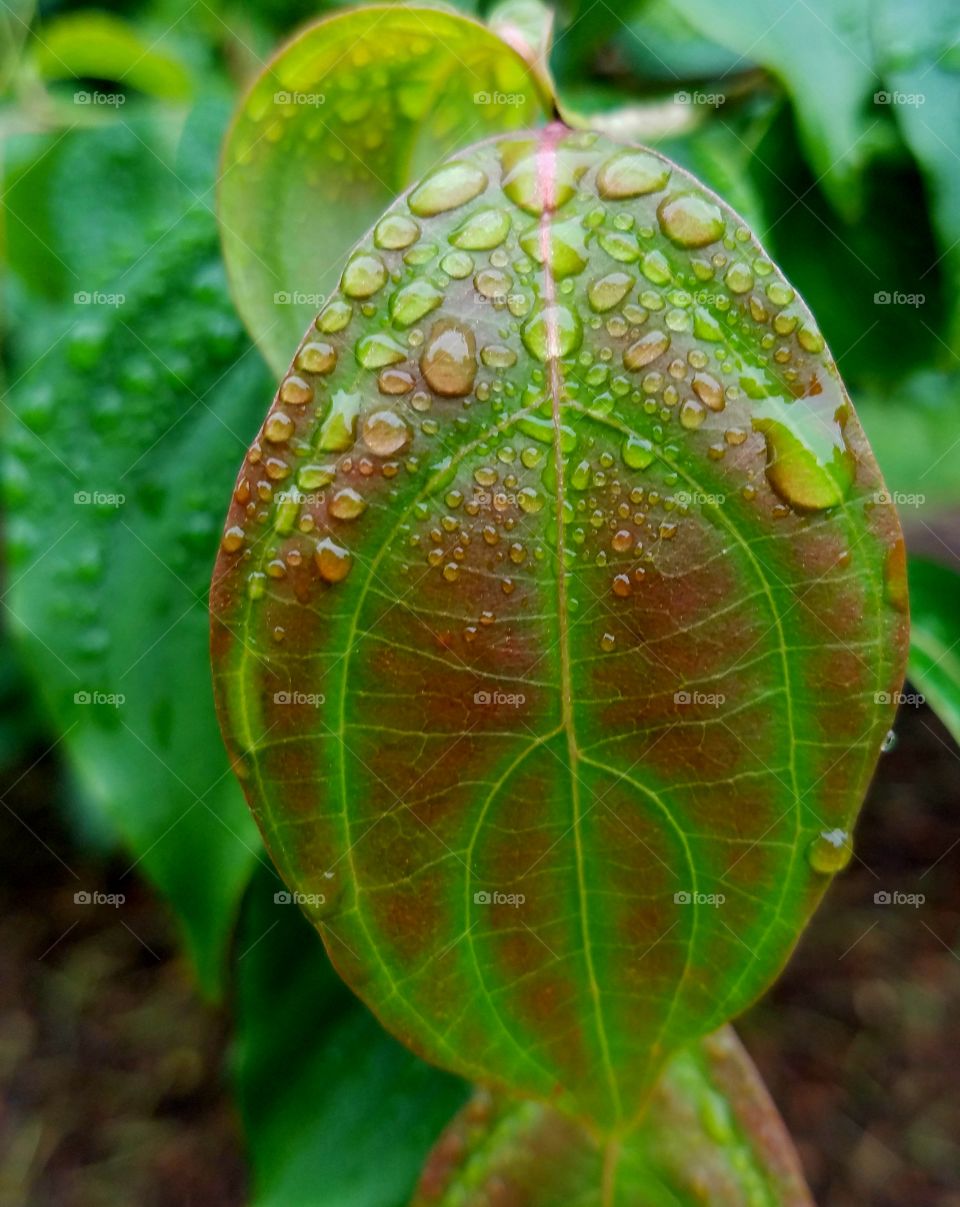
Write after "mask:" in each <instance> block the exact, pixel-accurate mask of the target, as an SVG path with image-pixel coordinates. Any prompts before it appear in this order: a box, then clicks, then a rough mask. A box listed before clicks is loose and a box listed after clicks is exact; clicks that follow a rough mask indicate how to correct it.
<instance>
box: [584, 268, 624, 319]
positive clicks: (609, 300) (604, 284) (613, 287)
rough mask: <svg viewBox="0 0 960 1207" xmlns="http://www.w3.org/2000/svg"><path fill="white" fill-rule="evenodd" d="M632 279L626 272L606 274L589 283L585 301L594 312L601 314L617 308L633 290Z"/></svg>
mask: <svg viewBox="0 0 960 1207" xmlns="http://www.w3.org/2000/svg"><path fill="white" fill-rule="evenodd" d="M633 283H634V279H633V277H631V276H630V274H629V273H626V272H608V273H607V274H606V275H605V276H602V277H598V278H597V279H596V280H595V281H592V282H591V283H590V287H589V288H588V289H587V300H588V301H589V303H590V305H591V306H592V308H593V309H594V310H596V311H597V312H598V313H600V314H603V313H604V312H605V311H607V310H612V309H613V308H614V306H619V305H620V303H621V302H622V301H623V299H624V298H625V297H626V296H627V294H628V293H629V292H630V290H631V289H632V288H633Z"/></svg>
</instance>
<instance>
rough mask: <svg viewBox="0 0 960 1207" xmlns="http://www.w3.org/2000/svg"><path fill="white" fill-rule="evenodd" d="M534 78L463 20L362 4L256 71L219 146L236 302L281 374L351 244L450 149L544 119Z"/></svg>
mask: <svg viewBox="0 0 960 1207" xmlns="http://www.w3.org/2000/svg"><path fill="white" fill-rule="evenodd" d="M546 88H547V85H546V83H545V81H544V79H543V77H542V75H541V74H540V72H539V69H538V68H536V67H534V66H531V65H529V64H528V63H527V62H526V61H525V60H524V58H523V57H522V55H521V54H520V53H518V51H517V50H514V49H512V48H511V47H510V46H508V45H507V44H506V43H505V42H503V41H502V40H501V39H500V38H499V37H497V36H496V35H495V34H493V33H491V32H490V30H488V29H486V28H485V27H484V26H482V25H480V24H479V23H478V22H476V21H474V20H473V19H471V18H469V17H465V16H462V15H460V14H458V13H454V12H449V11H447V10H444V9H438V8H431V7H427V6H418V5H397V6H384V5H379V4H377V5H371V6H368V7H365V8H360V9H351V10H348V11H345V12H342V13H337V14H335V15H334V16H331V17H327V18H325V19H324V20H322V21H319V22H317V23H316V24H315V25H312V26H310V27H309V28H308V29H307V30H305V31H304V32H303V33H301V34H300V35H299V36H298V37H297V38H295V39H294V40H293V41H292V42H291V43H289V44H288V45H287V46H285V47H284V48H283V50H281V52H280V53H279V54H278V55H277V57H276V58H274V59H273V60H272V61H271V62H270V63H269V64H268V65H267V67H266V68H265V69H264V71H263V72H262V74H261V75H260V76H259V78H258V79H257V80H256V82H255V83H254V85H253V88H252V89H251V91H250V93H249V95H248V97H247V99H246V101H245V102H244V104H243V107H242V109H241V110H240V112H239V113H238V115H237V118H236V120H235V122H234V125H233V128H232V130H231V131H230V134H229V137H228V138H227V142H226V145H225V148H224V157H223V176H222V180H221V185H220V219H221V226H222V233H223V246H224V254H225V256H226V260H227V266H228V268H229V272H230V278H231V283H232V288H233V292H234V297H235V299H236V302H237V306H238V308H239V310H240V313H241V315H242V316H243V318H244V321H245V322H246V323H247V326H248V328H249V330H250V331H251V333H252V334H253V336H254V338H255V339H256V341H257V343H258V344H259V346H260V348H261V349H262V351H263V353H264V355H265V356H266V358H267V360H268V361H269V362H270V364H271V365H272V366H273V368H274V370H275V371H276V372H277V373H280V372H282V371H283V369H284V367H285V366H286V365H287V363H288V361H289V359H290V353H291V351H292V349H293V348H295V347H296V345H297V341H298V340H299V338H300V336H301V335H302V334H303V329H304V327H305V326H306V325H307V323H309V322H310V320H311V318H312V317H313V315H314V314H315V312H316V310H317V309H318V306H319V300H318V299H320V300H322V297H323V295H325V294H327V293H330V292H331V291H332V290H333V289H334V287H335V285H336V281H337V277H338V274H339V272H340V270H341V268H342V257H343V255H344V254H345V252H346V251H347V249H348V248H349V247H350V245H351V244H352V243H353V242H354V241H355V240H356V239H357V238H358V237H359V236H360V235H361V234H362V232H363V231H364V230H365V229H366V228H367V227H368V226H370V224H371V223H372V222H373V221H374V220H375V219H376V218H377V217H378V216H379V215H380V213H381V212H382V211H383V209H384V208H385V207H386V206H387V205H388V204H389V203H390V202H391V201H392V200H393V198H394V197H395V196H396V195H397V194H398V193H399V192H401V190H403V189H404V188H406V187H407V186H408V185H409V184H411V183H412V182H413V181H414V180H416V179H418V177H420V176H422V175H424V173H426V172H428V171H429V169H430V168H431V167H433V166H434V164H436V163H437V161H438V160H440V159H442V158H444V156H446V155H449V154H450V153H451V152H452V151H454V150H456V148H457V147H461V146H465V145H466V144H467V143H469V142H472V141H474V140H475V139H476V138H479V137H482V136H483V135H484V134H494V133H497V132H500V131H507V130H517V129H521V128H522V127H524V126H529V125H532V124H535V123H536V122H537V120H538V119H540V118H542V117H543V116H544V115H547V114H548V113H549V109H550V103H551V102H550V95H549V93H548V92H547V91H546Z"/></svg>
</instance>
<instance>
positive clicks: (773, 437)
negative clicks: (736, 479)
mask: <svg viewBox="0 0 960 1207" xmlns="http://www.w3.org/2000/svg"><path fill="white" fill-rule="evenodd" d="M762 402H763V405H764V408H765V410H766V411H767V415H760V416H755V417H754V418H753V419H752V421H751V422H752V425H753V429H754V431H758V432H762V433H763V437H764V440H765V441H766V445H767V461H766V474H767V480H768V481H769V483H770V485H771V487H772V488H773V490H774V491H775V492H776V494H777V495H778V496H779V497H780V498H781V499H782V500H783V502H784V503H786V504H787V505H788V506H790V507H792V508H793V509H794V510H796V511H800V512H808V511H822V510H823V509H824V508H827V507H836V506H837V505H838V504H840V503H842V502H843V500H844V499H845V498H846V497H847V494H848V492H849V490H850V487H851V485H852V483H853V478H854V473H855V469H856V465H855V461H854V458H853V454H852V453H851V452H850V450H849V449H848V447H847V444H846V439H845V436H844V426H845V423H846V408H843V407H842V408H840V410H839V411H838V413H837V421H836V422H835V423H834V424H832V425H831V424H827V423H825V422H823V420H822V419H821V420H819V421H818V420H814V419H813V418H812V417H811V416H807V415H805V414H804V413H803V412H799V413H794V412H791V411H790V409H789V405H788V404H784V403H783V402H782V400H780V399H777V398H768V399H764V400H762Z"/></svg>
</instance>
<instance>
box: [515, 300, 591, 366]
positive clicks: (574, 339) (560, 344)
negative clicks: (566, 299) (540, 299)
mask: <svg viewBox="0 0 960 1207" xmlns="http://www.w3.org/2000/svg"><path fill="white" fill-rule="evenodd" d="M522 339H523V344H524V347H525V348H526V349H527V351H528V352H529V353H530V355H531V356H535V357H536V358H537V360H541V361H548V360H554V359H556V358H557V357H561V356H569V354H570V353H571V352H575V351H576V350H577V348H579V347H580V344H581V341H582V340H583V326H582V325H581V323H580V319H579V317H578V315H577V314H576V313H575V312H574V311H572V310H570V309H569V308H568V307H567V306H563V305H561V304H560V303H558V302H554V303H552V304H551V305H549V306H544V307H543V309H542V310H538V311H537V313H536V314H534V315H533V316H532V317H531V318H530V319H528V320H527V322H526V323H525V324H524V327H523V332H522Z"/></svg>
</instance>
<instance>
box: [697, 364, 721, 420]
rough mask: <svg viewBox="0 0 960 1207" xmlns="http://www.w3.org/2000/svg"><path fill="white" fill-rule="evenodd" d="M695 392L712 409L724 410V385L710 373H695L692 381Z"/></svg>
mask: <svg viewBox="0 0 960 1207" xmlns="http://www.w3.org/2000/svg"><path fill="white" fill-rule="evenodd" d="M690 384H691V386H692V387H693V392H694V394H696V396H697V397H698V398H699V399H700V401H701V402H702V403H703V404H704V406H708V407H709V408H710V410H711V411H722V410H723V387H722V386H721V385H720V383H719V382H718V381H717V379H716V378H715V377H711V376H710V374H709V373H694V375H693V378H692V380H691V382H690Z"/></svg>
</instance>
